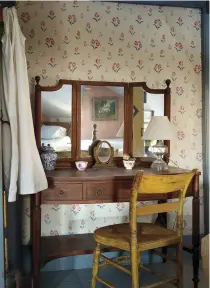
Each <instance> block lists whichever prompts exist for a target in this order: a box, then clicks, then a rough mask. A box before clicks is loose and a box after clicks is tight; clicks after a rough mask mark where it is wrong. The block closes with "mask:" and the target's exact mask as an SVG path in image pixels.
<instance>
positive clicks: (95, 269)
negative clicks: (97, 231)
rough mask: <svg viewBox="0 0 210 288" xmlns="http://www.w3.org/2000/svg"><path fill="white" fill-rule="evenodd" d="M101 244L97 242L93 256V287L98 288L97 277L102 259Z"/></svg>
mask: <svg viewBox="0 0 210 288" xmlns="http://www.w3.org/2000/svg"><path fill="white" fill-rule="evenodd" d="M100 253H101V250H100V244H99V243H97V244H96V248H95V251H94V258H93V270H92V286H91V288H96V277H97V275H98V267H99V259H100Z"/></svg>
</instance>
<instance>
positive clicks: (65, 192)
mask: <svg viewBox="0 0 210 288" xmlns="http://www.w3.org/2000/svg"><path fill="white" fill-rule="evenodd" d="M39 80H40V78H39V77H36V81H37V84H36V91H35V97H36V98H35V100H36V119H35V134H36V141H37V146H38V148H40V145H41V125H42V120H41V119H42V115H41V113H42V112H41V111H42V110H41V93H42V91H57V90H59V89H60V88H61V87H62V85H64V84H70V85H72V108H73V110H72V111H73V113H72V120H71V140H72V142H71V157H69V158H64V159H63V158H61V159H58V161H57V168H56V169H55V170H54V171H47V172H46V175H47V179H48V184H49V187H48V189H47V190H45V191H41V192H40V193H38V194H36V195H35V196H33V197H32V198H31V199H32V201H31V203H32V239H33V287H34V288H39V287H40V285H39V284H40V283H39V274H40V269H41V267H43V265H45V264H46V263H47V262H49V261H51V260H53V259H56V258H60V257H66V256H73V255H82V254H91V253H93V250H94V247H95V243H94V240H93V237H92V234H79V235H67V236H44V237H41V205H43V204H73V203H75V204H80V203H113V202H128V201H129V196H130V189H131V185H132V181H133V178H134V176H135V174H136V171H137V170H139V169H140V170H144V173H158V172H157V171H154V170H152V169H151V168H149V167H150V165H151V163H152V158H150V157H144V156H143V157H136V167H135V168H134V169H133V170H125V169H124V167H122V157H119V156H118V155H115V157H114V163H115V167H112V168H92V166H93V159H92V157H86V158H85V157H82V156H81V149H80V140H81V127H80V126H81V89H80V86H81V85H84V84H85V85H92V86H94V85H95V86H98V87H99V86H103V85H107V86H117V87H123V88H124V142H123V153H127V154H133V132H132V129H130V127H133V117H134V116H133V87H135V86H138V87H142V89H144V91H146V92H148V93H152V94H163V95H164V115H166V116H168V117H169V119H170V88H169V85H170V81H169V80H167V81H166V84H167V85H166V88H165V89H150V88H148V87H147V85H146V83H144V82H141V83H115V82H113V83H110V82H91V81H70V80H60V81H59V83H58V85H57V86H55V87H42V86H40V85H39ZM61 125H62V124H61ZM96 138H97V137H96V129H94V131H93V138H92V140H93V142H94V141H95V140H96ZM166 144H167V145H168V147H169V148H170V143H169V141H166ZM116 150H118V149H116ZM169 151H170V150H169ZM117 153H118V151H117ZM83 155H84V153H83ZM80 159H82V160H86V161H88V167H89V168H88V169H87V170H86V171H84V172H81V171H78V170H76V169H75V167H74V162H75V161H76V160H80ZM185 171H186V170H183V169H179V168H175V167H174V168H172V167H170V168H169V170H168V171H165V172H164V174H165V173H167V174H168V173H169V174H177V173H183V172H185ZM199 175H200V173H197V174H196V176H195V177H194V179H193V181H192V183H191V185H190V187H189V190H188V193H187V196H193V202H192V203H193V204H192V205H193V217H192V221H193V235H192V241H193V242H192V246H185V247H184V249H185V250H187V251H188V252H190V253H192V254H193V281H194V288H197V287H198V282H199V279H198V269H199V246H200V235H199V215H200V211H199V208H200V203H199ZM155 197H156V198H155ZM155 197H154V195H149V196H148V195H144V194H142V195H140V197H139V200H140V201H148V200H158V201H159V202H164V201H166V199H165V196H164V195H161V194H159V196H158V198H157V195H156V196H155ZM156 221H159V222H160V223H161V225H167V214H166V213H164V214H161V215H158V218H157V220H156ZM104 251H110V250H108V248H106V247H104ZM163 253H164V254H166V253H167V250H166V248H163ZM166 265H167V264H166Z"/></svg>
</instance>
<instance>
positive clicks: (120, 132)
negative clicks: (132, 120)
mask: <svg viewBox="0 0 210 288" xmlns="http://www.w3.org/2000/svg"><path fill="white" fill-rule="evenodd" d="M116 137H118V138H123V137H124V122H123V123H122V125H121V126H120V129H119V130H118V132H117V134H116Z"/></svg>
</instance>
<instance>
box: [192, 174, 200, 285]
mask: <svg viewBox="0 0 210 288" xmlns="http://www.w3.org/2000/svg"><path fill="white" fill-rule="evenodd" d="M193 194H194V195H193V201H192V221H193V223H192V245H193V248H192V253H193V279H192V280H193V282H194V288H198V283H199V275H198V274H199V260H200V198H199V175H198V174H196V175H195V176H194V179H193Z"/></svg>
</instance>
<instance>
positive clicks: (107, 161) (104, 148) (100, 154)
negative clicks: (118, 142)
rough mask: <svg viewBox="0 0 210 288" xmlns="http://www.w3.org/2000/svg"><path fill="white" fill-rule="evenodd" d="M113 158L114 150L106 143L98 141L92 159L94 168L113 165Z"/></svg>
mask: <svg viewBox="0 0 210 288" xmlns="http://www.w3.org/2000/svg"><path fill="white" fill-rule="evenodd" d="M113 156H114V149H113V147H112V146H111V145H110V143H109V142H107V141H100V142H99V143H98V145H97V146H96V147H95V148H94V158H95V162H96V163H95V165H94V167H97V166H98V167H99V166H100V167H102V166H103V165H105V166H106V167H107V165H109V166H110V165H111V166H112V165H113V164H112V161H113Z"/></svg>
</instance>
